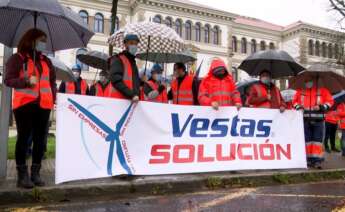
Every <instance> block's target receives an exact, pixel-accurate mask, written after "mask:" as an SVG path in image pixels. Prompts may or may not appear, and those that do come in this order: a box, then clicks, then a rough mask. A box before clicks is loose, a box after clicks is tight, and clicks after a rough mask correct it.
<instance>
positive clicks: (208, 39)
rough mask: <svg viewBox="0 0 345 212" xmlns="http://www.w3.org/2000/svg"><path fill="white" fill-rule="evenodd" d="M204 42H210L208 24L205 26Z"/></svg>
mask: <svg viewBox="0 0 345 212" xmlns="http://www.w3.org/2000/svg"><path fill="white" fill-rule="evenodd" d="M205 43H210V25H206V26H205Z"/></svg>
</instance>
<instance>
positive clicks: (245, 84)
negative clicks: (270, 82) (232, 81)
mask: <svg viewBox="0 0 345 212" xmlns="http://www.w3.org/2000/svg"><path fill="white" fill-rule="evenodd" d="M258 82H259V80H258V79H255V78H250V79H248V80H244V81H241V82H238V83H236V88H237V90H238V91H239V92H240V94H241V99H242V102H243V103H245V102H246V98H247V92H248V89H249V88H250V86H252V85H253V84H255V83H258Z"/></svg>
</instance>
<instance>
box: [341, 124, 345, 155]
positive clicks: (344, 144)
mask: <svg viewBox="0 0 345 212" xmlns="http://www.w3.org/2000/svg"><path fill="white" fill-rule="evenodd" d="M341 151H342V154H343V156H345V129H343V130H342V135H341Z"/></svg>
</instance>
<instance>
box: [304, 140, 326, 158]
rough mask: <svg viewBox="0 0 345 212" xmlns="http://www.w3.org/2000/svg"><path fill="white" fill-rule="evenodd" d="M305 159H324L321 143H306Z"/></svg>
mask: <svg viewBox="0 0 345 212" xmlns="http://www.w3.org/2000/svg"><path fill="white" fill-rule="evenodd" d="M306 153H307V158H317V159H322V158H323V157H324V151H323V144H322V143H321V142H307V143H306Z"/></svg>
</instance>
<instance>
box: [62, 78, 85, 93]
mask: <svg viewBox="0 0 345 212" xmlns="http://www.w3.org/2000/svg"><path fill="white" fill-rule="evenodd" d="M75 83H76V82H66V93H68V94H75V92H76V88H75ZM80 83H81V84H80V92H81V95H86V91H87V87H88V85H87V82H86V80H81V82H80Z"/></svg>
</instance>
